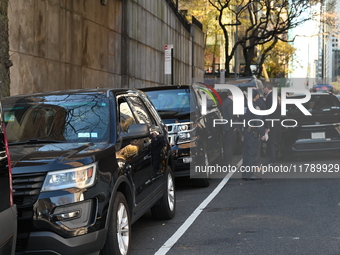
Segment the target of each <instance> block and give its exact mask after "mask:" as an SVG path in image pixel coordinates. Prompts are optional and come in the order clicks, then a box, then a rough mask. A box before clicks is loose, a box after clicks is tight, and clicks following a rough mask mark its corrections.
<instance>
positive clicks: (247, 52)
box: [243, 48, 253, 76]
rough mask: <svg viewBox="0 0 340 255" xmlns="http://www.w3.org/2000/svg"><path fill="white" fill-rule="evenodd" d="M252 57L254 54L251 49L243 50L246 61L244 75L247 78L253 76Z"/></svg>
mask: <svg viewBox="0 0 340 255" xmlns="http://www.w3.org/2000/svg"><path fill="white" fill-rule="evenodd" d="M252 56H253V54H251V49H249V48H243V57H244V61H245V66H244V73H243V74H244V75H245V76H250V75H252V72H251V68H250V65H251V62H252Z"/></svg>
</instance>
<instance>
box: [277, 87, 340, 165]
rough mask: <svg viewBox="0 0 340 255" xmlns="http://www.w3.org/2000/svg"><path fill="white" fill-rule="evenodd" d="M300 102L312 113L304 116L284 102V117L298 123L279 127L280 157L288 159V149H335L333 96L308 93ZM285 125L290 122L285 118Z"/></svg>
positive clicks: (339, 110) (339, 137) (339, 111)
mask: <svg viewBox="0 0 340 255" xmlns="http://www.w3.org/2000/svg"><path fill="white" fill-rule="evenodd" d="M299 97H300V96H291V97H290V98H299ZM301 97H303V96H301ZM303 105H304V106H305V108H306V109H307V110H308V111H309V112H310V113H311V114H312V115H309V116H306V115H304V114H303V113H302V112H301V111H300V110H299V109H298V108H297V107H296V106H295V105H287V115H286V116H285V117H284V118H285V119H294V120H296V122H297V123H298V124H297V126H296V127H287V128H283V129H282V139H281V140H282V142H281V145H280V147H281V153H282V156H284V157H286V158H289V156H290V155H291V153H292V152H306V151H320V150H339V149H340V133H339V130H340V102H339V100H338V99H337V97H336V96H335V95H333V94H330V93H312V94H311V99H310V100H309V101H308V102H307V103H305V104H303ZM286 125H290V126H293V125H294V123H289V121H286Z"/></svg>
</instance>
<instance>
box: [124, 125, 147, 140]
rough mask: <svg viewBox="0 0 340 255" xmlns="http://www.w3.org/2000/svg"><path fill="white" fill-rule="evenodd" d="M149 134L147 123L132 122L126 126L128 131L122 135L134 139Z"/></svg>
mask: <svg viewBox="0 0 340 255" xmlns="http://www.w3.org/2000/svg"><path fill="white" fill-rule="evenodd" d="M147 136H150V130H149V125H148V124H132V125H130V126H129V128H128V133H127V134H126V135H124V136H123V138H125V139H134V138H142V137H147Z"/></svg>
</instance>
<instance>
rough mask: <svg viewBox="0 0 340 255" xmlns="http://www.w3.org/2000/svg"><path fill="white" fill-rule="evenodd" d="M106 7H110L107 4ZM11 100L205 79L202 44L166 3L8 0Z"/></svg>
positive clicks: (197, 33)
mask: <svg viewBox="0 0 340 255" xmlns="http://www.w3.org/2000/svg"><path fill="white" fill-rule="evenodd" d="M102 2H106V5H103V4H102ZM8 17H9V41H10V56H11V57H10V58H11V60H12V62H13V66H12V67H11V69H10V73H11V88H10V93H11V95H16V94H25V93H32V92H40V91H51V90H61V89H75V88H95V87H131V88H132V87H136V88H140V87H146V86H155V85H161V84H169V83H170V81H171V78H170V75H164V45H166V44H173V45H174V78H173V81H174V84H188V83H191V82H192V81H193V80H194V81H203V73H204V72H203V69H204V38H203V33H202V31H201V30H200V29H199V28H197V27H196V26H195V25H191V26H190V29H189V31H188V29H187V28H186V27H185V26H183V24H182V23H181V22H180V21H179V20H178V18H177V17H176V15H175V13H174V11H173V9H172V8H170V5H169V3H168V2H167V1H166V0H107V1H105V0H104V1H103V0H9V7H8Z"/></svg>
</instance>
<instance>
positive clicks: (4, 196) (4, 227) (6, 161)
mask: <svg viewBox="0 0 340 255" xmlns="http://www.w3.org/2000/svg"><path fill="white" fill-rule="evenodd" d="M0 116H1V118H2V113H1V111H0ZM1 118H0V226H1V227H0V229H1V231H0V255H10V254H14V251H15V242H16V235H17V209H16V205H15V204H13V190H12V168H11V163H10V162H11V161H10V157H9V151H8V146H7V139H6V132H5V127H4V125H3V123H2V119H1Z"/></svg>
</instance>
